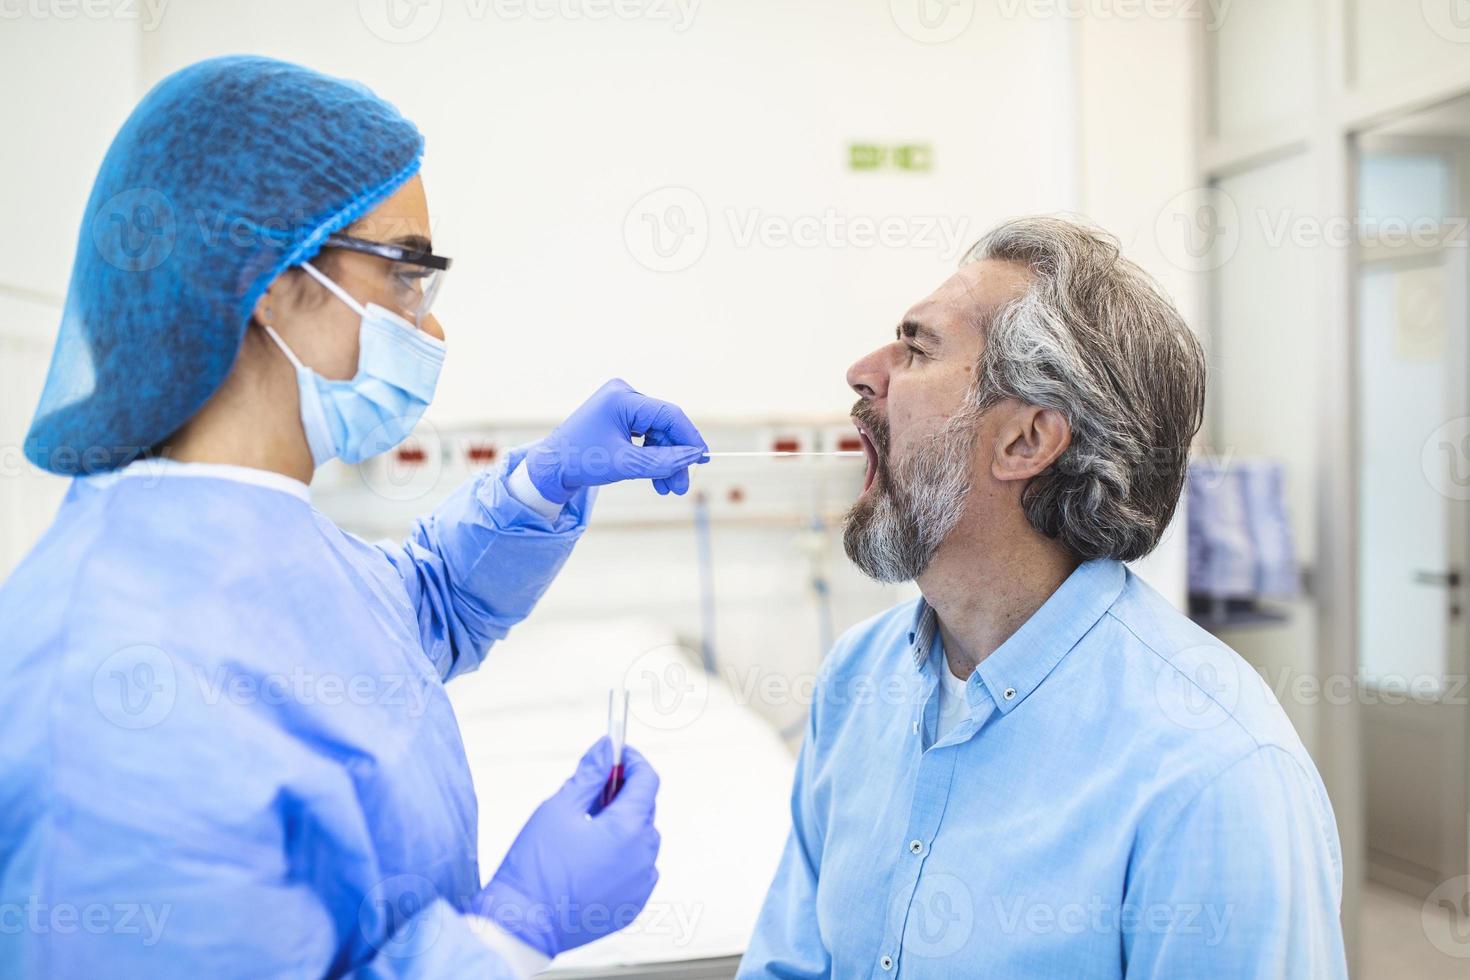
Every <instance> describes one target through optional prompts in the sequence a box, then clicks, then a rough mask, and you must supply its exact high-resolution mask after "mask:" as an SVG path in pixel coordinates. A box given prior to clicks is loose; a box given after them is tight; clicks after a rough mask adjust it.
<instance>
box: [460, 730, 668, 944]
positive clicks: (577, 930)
mask: <svg viewBox="0 0 1470 980" xmlns="http://www.w3.org/2000/svg"><path fill="white" fill-rule="evenodd" d="M611 769H612V745H611V743H610V742H609V741H608V740H607V739H606V738H602V739H599V740H598V742H597V744H596V745H593V746H592V748H590V749H588V750H587V754H586V755H584V756H582V761H581V763H580V764H579V765H578V766H577V771H576V773H574V774H573V775H572V778H571V779H569V780H567V781H566V782H565V783H564V784H563V785H562V787H561V789H559V790H557V791H556V795H554V796H552V797H551V798H550V799H549V800H547V801H546V802H545V803H542V804H541V805H540V806H539V807H537V808H536V812H535V813H533V814H531V819H530V820H528V821H526V825H525V826H524V827H522V828H521V832H520V834H519V835H518V836H517V837H516V840H515V843H514V844H512V845H511V847H510V852H509V853H508V854H506V856H505V860H504V861H503V862H501V865H500V870H498V871H496V872H495V875H494V877H492V878H491V879H490V883H489V884H488V885H486V886H485V888H484V890H483V891H481V892H480V894H479V896H478V897H477V898H476V900H475V903H474V906H475V908H474V911H475V913H476V914H477V915H481V916H484V917H485V918H487V919H491V920H492V921H494V922H496V923H497V924H499V925H500V927H501V928H502V929H504V930H505V931H506V932H509V933H510V934H511V935H513V936H516V937H517V938H519V939H521V940H522V941H524V942H525V943H527V944H528V945H530V946H533V947H535V948H536V949H539V950H540V951H541V952H543V953H545V954H546V955H547V956H551V957H555V956H556V955H557V954H558V953H563V952H565V951H566V950H569V949H575V948H576V947H578V946H581V945H583V944H584V943H590V942H591V941H592V940H594V939H598V938H601V937H602V936H605V935H607V934H608V933H612V932H616V931H617V930H619V929H621V928H623V927H624V926H626V925H628V923H630V922H632V921H633V919H634V918H635V917H636V916H637V915H638V913H639V912H641V911H642V910H643V905H644V903H645V902H647V901H648V896H649V894H650V893H651V892H652V891H653V884H654V882H656V881H657V880H658V870H657V869H656V868H655V867H654V866H653V862H654V859H655V858H657V857H658V847H659V834H658V831H657V830H655V829H654V826H653V801H654V796H655V795H657V793H658V774H657V773H655V772H654V771H653V767H652V766H650V765H649V764H648V760H647V759H645V758H643V756H642V755H640V754H638V753H637V752H636V751H634V750H633V749H631V748H625V749H624V750H623V777H624V780H625V781H624V783H623V788H622V789H621V790H620V791H619V792H618V795H617V796H616V797H615V798H614V799H613V801H612V802H611V803H609V804H608V805H607V807H605V808H604V809H603V810H601V812H599V813H598V814H597V816H595V817H594V816H590V815H589V814H590V812H591V811H592V809H593V807H594V805H595V804H596V802H597V799H598V796H599V794H600V793H601V792H602V787H603V784H604V783H605V782H607V777H608V773H609V772H610V771H611Z"/></svg>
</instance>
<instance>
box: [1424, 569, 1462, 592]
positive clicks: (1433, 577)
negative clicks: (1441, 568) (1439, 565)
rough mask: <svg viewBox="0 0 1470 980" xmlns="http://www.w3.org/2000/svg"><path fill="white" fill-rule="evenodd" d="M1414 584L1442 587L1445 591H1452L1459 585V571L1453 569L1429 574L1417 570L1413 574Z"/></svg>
mask: <svg viewBox="0 0 1470 980" xmlns="http://www.w3.org/2000/svg"><path fill="white" fill-rule="evenodd" d="M1414 582H1415V584H1418V585H1442V586H1444V587H1445V588H1447V589H1453V588H1457V587H1458V586H1459V584H1460V571H1459V569H1455V568H1452V569H1450V570H1449V571H1447V572H1429V571H1425V570H1423V569H1419V570H1417V571H1415V572H1414Z"/></svg>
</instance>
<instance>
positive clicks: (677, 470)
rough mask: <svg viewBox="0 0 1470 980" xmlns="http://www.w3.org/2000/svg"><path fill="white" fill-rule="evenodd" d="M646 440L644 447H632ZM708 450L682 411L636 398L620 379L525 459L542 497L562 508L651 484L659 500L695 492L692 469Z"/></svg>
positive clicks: (573, 414) (584, 404)
mask: <svg viewBox="0 0 1470 980" xmlns="http://www.w3.org/2000/svg"><path fill="white" fill-rule="evenodd" d="M634 436H643V437H644V439H643V445H642V446H635V445H633V442H632V439H633V437H634ZM708 451H709V447H708V446H706V445H705V443H704V439H703V438H702V437H701V436H700V434H699V430H698V429H696V428H695V427H694V423H693V422H691V421H689V417H688V416H687V415H685V414H684V413H683V412H682V411H680V410H679V407H678V406H677V405H673V404H670V403H669V402H662V401H659V400H658V399H657V398H649V397H648V396H646V395H640V394H639V393H638V392H636V391H634V390H633V389H632V387H631V386H629V384H628V383H627V382H626V381H621V380H618V379H614V380H612V381H609V382H608V383H607V384H605V385H603V386H602V387H601V388H599V389H597V392H596V393H595V394H594V395H593V396H592V397H591V398H589V399H587V401H586V402H585V403H583V405H582V407H581V408H579V409H577V410H576V411H575V412H573V413H572V416H571V418H569V419H567V420H566V421H565V422H563V423H562V424H561V425H560V426H558V427H557V429H556V431H555V432H553V433H552V434H551V435H550V436H548V437H547V438H546V439H544V440H542V441H541V442H540V443H538V444H537V445H536V446H535V447H534V448H533V449H532V450H531V452H530V453H529V454H528V455H527V456H526V467H527V471H526V473H527V475H528V476H529V477H530V478H531V483H532V484H533V485H534V486H535V487H536V490H537V492H538V493H540V494H541V496H543V497H545V498H546V499H547V500H549V501H551V502H552V503H554V504H564V503H566V502H567V501H568V500H571V499H572V496H573V495H574V494H576V492H577V491H578V490H580V489H582V488H583V487H600V486H603V485H604V484H608V483H617V482H619V481H621V480H652V481H653V486H654V489H656V490H657V491H658V492H659V493H661V494H666V493H669V492H670V491H672V492H674V493H678V494H682V493H684V492H685V491H687V490H688V489H689V467H690V465H691V464H693V463H696V462H699V461H700V459H701V458H702V457H703V456H704V454H705V453H706V452H708Z"/></svg>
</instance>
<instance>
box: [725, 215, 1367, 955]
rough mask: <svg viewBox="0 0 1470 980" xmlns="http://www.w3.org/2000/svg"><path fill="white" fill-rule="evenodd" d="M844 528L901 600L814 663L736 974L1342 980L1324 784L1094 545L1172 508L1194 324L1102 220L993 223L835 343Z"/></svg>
mask: <svg viewBox="0 0 1470 980" xmlns="http://www.w3.org/2000/svg"><path fill="white" fill-rule="evenodd" d="M847 378H848V383H849V384H851V386H852V387H853V388H854V389H855V390H856V391H857V392H858V394H859V395H861V396H862V397H861V399H860V400H859V401H858V403H857V405H856V407H855V408H854V410H853V418H854V420H855V421H856V423H857V425H858V428H859V430H860V432H861V433H862V434H863V435H864V437H865V440H866V441H867V443H868V447H869V450H870V451H869V467H868V475H867V479H866V481H865V487H864V490H863V493H862V496H861V497H860V498H859V499H858V501H857V504H856V505H855V506H854V507H853V509H852V512H851V513H850V515H849V517H848V523H847V529H846V546H847V553H848V555H849V557H850V558H851V559H852V560H853V562H855V563H856V564H857V565H858V567H859V568H861V569H862V570H863V571H864V572H865V573H867V574H868V575H870V576H872V577H873V578H875V579H879V580H881V581H885V582H899V581H907V580H910V579H912V580H916V581H917V582H918V585H919V588H920V591H921V592H922V593H923V598H922V599H921V600H918V601H916V602H910V603H905V604H903V605H900V606H898V607H896V608H894V609H891V610H889V611H888V612H886V613H883V614H882V615H880V616H877V617H876V618H874V619H871V620H869V621H868V622H866V623H863V624H861V625H859V626H856V627H854V628H853V629H851V630H849V631H848V632H847V634H846V635H845V636H843V637H842V639H841V640H840V641H839V642H838V643H837V645H836V647H835V648H834V649H833V651H832V653H831V655H830V656H829V657H828V658H827V660H826V662H825V664H824V666H823V668H822V672H821V677H820V680H819V684H818V688H817V694H816V697H815V699H814V702H813V704H812V711H811V718H810V721H809V722H808V726H807V731H806V738H805V742H804V744H803V746H802V750H801V758H800V760H799V764H798V768H797V775H796V783H795V787H794V789H793V792H792V803H791V813H792V830H791V836H790V839H789V841H788V843H787V845H786V850H785V853H784V855H783V856H782V859H781V864H780V868H779V870H778V871H777V873H776V879H775V882H774V883H773V884H772V886H771V890H770V893H769V895H768V896H767V898H766V903H765V908H764V910H763V911H762V913H761V917H760V921H759V924H758V925H757V928H756V932H755V936H754V937H753V939H752V941H751V944H750V948H749V950H748V952H747V953H746V956H745V959H744V961H743V963H742V964H741V967H740V972H739V976H740V977H741V978H751V980H754V978H781V980H797V978H807V977H837V978H841V980H848V978H854V977H877V978H882V977H890V976H899V975H901V976H903V977H905V978H929V977H935V978H939V977H943V978H961V977H963V978H966V980H971V978H980V977H997V978H1008V980H1009V978H1018V977H1027V978H1029V977H1037V978H1059V977H1067V978H1074V977H1130V978H1131V977H1161V978H1162V977H1168V978H1178V977H1189V978H1199V977H1229V978H1232V980H1234V978H1242V977H1272V978H1276V977H1311V978H1314V980H1316V978H1322V977H1343V976H1346V965H1345V962H1344V954H1343V946H1342V935H1341V930H1340V926H1339V921H1338V907H1339V903H1340V900H1341V887H1342V860H1341V853H1340V849H1339V845H1338V840H1337V834H1336V830H1335V828H1334V822H1333V816H1332V810H1331V807H1330V805H1329V803H1328V799H1327V794H1326V792H1325V791H1324V789H1323V786H1322V782H1321V779H1320V778H1319V777H1318V775H1317V771H1316V769H1315V768H1314V767H1313V765H1312V760H1311V758H1310V757H1309V756H1308V755H1307V753H1306V751H1305V750H1304V749H1303V747H1302V744H1301V742H1300V740H1299V739H1298V738H1297V736H1296V734H1295V732H1293V730H1292V728H1291V725H1290V724H1289V723H1288V721H1287V719H1286V717H1285V715H1284V714H1283V713H1282V711H1281V709H1280V707H1279V706H1278V705H1277V704H1276V703H1275V702H1274V700H1273V699H1272V698H1271V697H1270V695H1269V692H1268V691H1267V690H1266V689H1265V687H1264V685H1263V684H1262V683H1261V681H1260V678H1259V677H1258V676H1257V675H1256V674H1255V673H1254V672H1253V671H1252V670H1251V669H1250V667H1249V666H1248V665H1246V664H1245V663H1244V662H1243V661H1241V660H1240V658H1239V657H1237V656H1236V655H1235V654H1234V653H1233V652H1232V651H1230V650H1229V649H1228V648H1226V647H1225V646H1223V645H1222V644H1220V643H1219V641H1217V640H1215V639H1214V638H1213V637H1211V636H1210V635H1209V634H1208V633H1205V632H1204V631H1203V630H1201V629H1199V628H1198V627H1196V626H1195V625H1193V624H1192V623H1191V622H1190V621H1189V620H1188V619H1186V618H1185V617H1183V616H1182V615H1180V614H1179V613H1178V612H1177V611H1176V610H1175V609H1174V608H1173V607H1172V606H1171V605H1170V604H1169V603H1168V602H1167V601H1165V600H1164V599H1163V598H1162V597H1160V596H1159V594H1158V593H1156V592H1155V591H1154V590H1153V589H1151V588H1150V587H1149V586H1148V585H1146V584H1145V583H1144V582H1143V581H1141V580H1140V579H1138V578H1137V577H1136V576H1134V575H1133V574H1132V573H1131V572H1130V571H1129V570H1128V569H1126V568H1125V567H1124V566H1123V564H1122V563H1123V562H1125V561H1130V560H1133V559H1137V558H1141V557H1143V556H1144V555H1146V554H1148V553H1149V552H1150V551H1151V550H1152V549H1153V548H1154V546H1155V545H1157V544H1158V542H1159V539H1160V538H1161V537H1162V536H1163V535H1164V533H1165V531H1166V530H1167V529H1168V527H1169V523H1170V519H1171V517H1172V516H1173V514H1174V510H1175V505H1176V503H1177V502H1178V499H1179V493H1180V488H1181V486H1182V484H1183V482H1184V471H1185V464H1186V460H1187V457H1188V453H1189V445H1190V441H1191V439H1192V438H1193V436H1194V434H1195V432H1196V431H1197V430H1198V428H1199V424H1200V419H1201V413H1202V406H1203V400H1204V387H1205V365H1204V357H1203V354H1202V352H1201V350H1200V345H1199V343H1198V342H1197V341H1196V339H1195V337H1194V335H1193V334H1192V333H1191V332H1190V330H1189V328H1188V327H1187V326H1186V325H1185V323H1184V322H1183V320H1182V319H1181V318H1180V316H1179V314H1178V312H1177V311H1176V310H1175V309H1174V307H1173V306H1172V305H1171V304H1170V303H1169V301H1168V300H1167V299H1165V298H1164V297H1163V296H1162V295H1161V294H1160V293H1159V291H1158V290H1157V288H1156V287H1155V286H1154V284H1153V283H1152V282H1151V281H1150V280H1149V279H1148V277H1147V276H1146V275H1145V274H1144V273H1143V272H1142V271H1141V270H1140V269H1139V268H1138V267H1137V266H1135V265H1134V264H1133V263H1131V262H1129V261H1127V260H1126V259H1123V258H1121V257H1120V255H1119V253H1118V247H1117V244H1116V242H1115V241H1113V240H1112V239H1111V238H1109V237H1107V236H1106V235H1104V234H1102V233H1099V232H1097V231H1095V230H1093V229H1090V228H1087V227H1084V226H1081V225H1078V224H1075V223H1072V222H1070V221H1066V220H1062V219H1057V218H1027V219H1022V220H1017V221H1012V222H1009V223H1007V224H1004V225H1002V226H1000V227H999V228H996V229H995V230H994V231H992V232H991V233H990V234H989V235H987V236H986V237H985V238H984V239H983V240H982V241H981V242H980V243H979V244H977V245H976V246H975V247H974V248H973V249H972V250H971V252H970V253H969V254H968V256H967V257H966V260H965V261H964V262H963V263H962V264H961V267H960V269H959V271H958V272H956V273H955V274H954V275H953V276H952V277H950V279H949V280H948V281H946V282H945V283H943V284H942V285H941V286H940V287H939V288H938V289H937V290H935V291H934V293H932V294H931V295H930V296H929V297H927V298H926V299H924V300H921V301H920V302H919V303H918V304H917V305H916V306H914V307H913V308H912V309H911V310H909V312H908V313H907V314H906V315H905V316H904V318H903V322H902V323H901V324H900V326H899V327H898V330H897V332H896V336H895V338H894V339H893V341H892V342H890V343H887V344H885V345H883V346H882V347H880V348H879V349H877V350H876V351H874V352H873V353H871V354H869V355H868V356H866V357H864V358H863V359H862V360H860V361H859V362H858V363H856V364H854V365H853V366H852V368H851V369H849V371H848V375H847Z"/></svg>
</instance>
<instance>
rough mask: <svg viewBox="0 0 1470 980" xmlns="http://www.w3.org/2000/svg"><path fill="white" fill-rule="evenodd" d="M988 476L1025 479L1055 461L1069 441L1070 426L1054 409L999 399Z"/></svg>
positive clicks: (1035, 474) (1068, 444) (1037, 474)
mask: <svg viewBox="0 0 1470 980" xmlns="http://www.w3.org/2000/svg"><path fill="white" fill-rule="evenodd" d="M996 408H997V410H998V411H999V412H1001V413H1003V414H1002V415H1001V417H1000V420H999V425H998V426H997V427H996V438H995V456H994V458H993V459H992V460H991V462H990V475H991V476H993V477H995V478H996V479H997V480H1029V479H1031V478H1032V477H1033V476H1039V475H1041V474H1042V473H1045V472H1046V470H1047V469H1048V468H1049V467H1050V466H1051V465H1052V464H1053V463H1055V462H1056V461H1057V457H1059V456H1061V455H1062V453H1064V452H1066V451H1067V447H1068V446H1070V445H1071V444H1072V426H1071V425H1070V424H1069V423H1068V422H1067V419H1066V417H1065V416H1063V415H1062V413H1061V412H1059V411H1057V410H1056V409H1054V408H1041V407H1040V406H1038V405H1025V404H1022V403H1020V402H1009V401H1008V402H1002V403H1001V404H1000V405H998V406H996Z"/></svg>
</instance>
